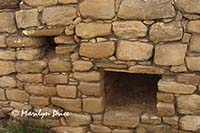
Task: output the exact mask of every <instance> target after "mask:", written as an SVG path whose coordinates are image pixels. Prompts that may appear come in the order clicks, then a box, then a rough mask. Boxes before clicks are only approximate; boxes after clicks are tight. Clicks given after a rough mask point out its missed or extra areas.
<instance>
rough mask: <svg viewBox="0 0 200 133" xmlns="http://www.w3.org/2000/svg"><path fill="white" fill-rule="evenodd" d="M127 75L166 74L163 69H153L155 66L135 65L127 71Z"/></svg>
mask: <svg viewBox="0 0 200 133" xmlns="http://www.w3.org/2000/svg"><path fill="white" fill-rule="evenodd" d="M128 72H129V73H145V74H164V73H167V71H166V70H165V69H162V68H159V67H155V66H142V65H135V66H131V67H129V69H128Z"/></svg>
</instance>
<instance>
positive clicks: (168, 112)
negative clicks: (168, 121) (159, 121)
mask: <svg viewBox="0 0 200 133" xmlns="http://www.w3.org/2000/svg"><path fill="white" fill-rule="evenodd" d="M157 112H158V114H159V115H160V116H173V115H174V114H175V107H174V103H163V102H158V103H157Z"/></svg>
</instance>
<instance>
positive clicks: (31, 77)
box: [16, 74, 43, 83]
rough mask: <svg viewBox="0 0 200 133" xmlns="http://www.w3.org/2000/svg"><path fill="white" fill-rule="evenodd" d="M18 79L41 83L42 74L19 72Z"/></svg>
mask: <svg viewBox="0 0 200 133" xmlns="http://www.w3.org/2000/svg"><path fill="white" fill-rule="evenodd" d="M16 77H17V79H18V80H19V81H22V82H28V83H41V82H42V81H43V80H42V74H17V76H16Z"/></svg>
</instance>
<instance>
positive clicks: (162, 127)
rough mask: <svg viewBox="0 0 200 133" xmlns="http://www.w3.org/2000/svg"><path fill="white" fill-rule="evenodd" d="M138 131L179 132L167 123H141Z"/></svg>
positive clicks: (144, 132)
mask: <svg viewBox="0 0 200 133" xmlns="http://www.w3.org/2000/svg"><path fill="white" fill-rule="evenodd" d="M136 132H137V133H177V132H173V129H172V128H170V127H169V126H167V125H144V124H141V125H139V126H138V127H137V129H136Z"/></svg>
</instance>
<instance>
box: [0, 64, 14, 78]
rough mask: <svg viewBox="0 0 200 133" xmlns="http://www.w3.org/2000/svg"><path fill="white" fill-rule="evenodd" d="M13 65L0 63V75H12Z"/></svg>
mask: <svg viewBox="0 0 200 133" xmlns="http://www.w3.org/2000/svg"><path fill="white" fill-rule="evenodd" d="M15 71H16V70H15V63H14V62H12V61H0V75H8V74H11V73H14V72H15Z"/></svg>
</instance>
